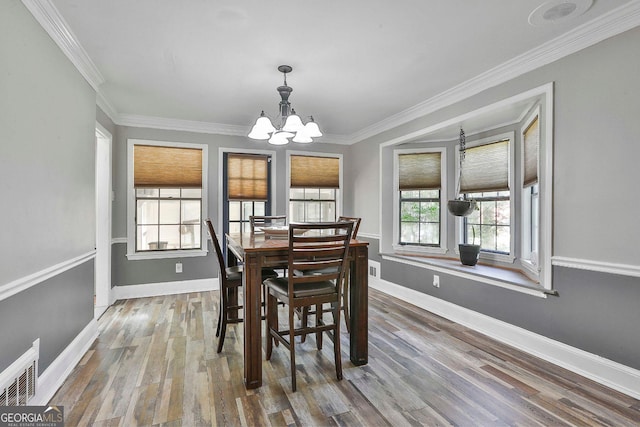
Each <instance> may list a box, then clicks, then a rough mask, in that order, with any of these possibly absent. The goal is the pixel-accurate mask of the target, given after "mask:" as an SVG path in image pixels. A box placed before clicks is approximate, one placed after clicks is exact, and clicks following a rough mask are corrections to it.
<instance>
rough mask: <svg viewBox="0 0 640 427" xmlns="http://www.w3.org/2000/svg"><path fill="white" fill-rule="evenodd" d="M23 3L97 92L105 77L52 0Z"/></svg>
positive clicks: (24, 0)
mask: <svg viewBox="0 0 640 427" xmlns="http://www.w3.org/2000/svg"><path fill="white" fill-rule="evenodd" d="M22 3H23V4H24V5H25V7H26V8H27V9H28V10H29V12H31V14H32V15H33V17H34V18H36V21H38V23H40V25H41V26H42V28H44V30H45V31H46V32H47V34H49V36H50V37H51V38H52V39H53V41H54V42H55V43H56V44H57V45H58V47H60V49H61V50H62V52H63V53H64V54H65V55H66V56H67V58H69V60H70V61H71V63H72V64H73V65H74V66H75V67H76V68H77V69H78V71H79V72H80V74H82V76H83V77H84V78H85V79H86V80H87V82H88V83H89V84H90V85H91V87H92V88H93V89H94V90H95V91H96V92H97V91H98V88H99V87H100V85H101V84H102V83H104V82H105V79H104V77H103V76H102V74H101V73H100V71H99V70H98V68H97V67H96V65H95V64H94V63H93V61H92V60H91V58H90V57H89V55H88V54H87V52H85V50H84V48H83V47H82V45H80V42H79V41H78V39H77V38H76V36H75V34H73V32H72V31H71V29H70V28H69V26H68V25H67V23H66V21H65V20H64V18H63V17H62V15H60V13H59V12H58V9H56V7H55V6H54V5H53V3H51V0H22Z"/></svg>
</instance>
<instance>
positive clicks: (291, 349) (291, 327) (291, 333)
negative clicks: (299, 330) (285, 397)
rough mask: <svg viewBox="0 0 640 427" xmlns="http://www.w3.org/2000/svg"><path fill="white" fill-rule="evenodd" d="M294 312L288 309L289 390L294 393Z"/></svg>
mask: <svg viewBox="0 0 640 427" xmlns="http://www.w3.org/2000/svg"><path fill="white" fill-rule="evenodd" d="M293 318H294V312H293V309H292V308H291V307H289V352H290V362H291V390H292V391H296V340H295V335H294V333H295V325H294V323H293Z"/></svg>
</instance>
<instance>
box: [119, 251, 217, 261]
mask: <svg viewBox="0 0 640 427" xmlns="http://www.w3.org/2000/svg"><path fill="white" fill-rule="evenodd" d="M198 256H207V251H203V250H200V249H194V250H188V251H187V250H181V251H157V252H137V253H128V254H127V259H128V260H129V261H137V260H145V259H167V258H190V257H198Z"/></svg>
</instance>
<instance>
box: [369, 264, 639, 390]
mask: <svg viewBox="0 0 640 427" xmlns="http://www.w3.org/2000/svg"><path fill="white" fill-rule="evenodd" d="M369 286H370V287H371V288H373V289H377V290H379V291H381V292H384V293H386V294H389V295H391V296H393V297H396V298H398V299H401V300H403V301H405V302H408V303H409V304H413V305H415V306H417V307H420V308H422V309H424V310H427V311H430V312H432V313H434V314H437V315H438V316H442V317H444V318H446V319H449V320H451V321H454V322H456V323H459V324H461V325H464V326H466V327H468V328H469V329H473V330H475V331H478V332H481V333H483V334H484V335H487V336H489V337H491V338H494V339H496V340H498V341H500V342H503V343H505V344H508V345H511V346H513V347H515V348H517V349H519V350H522V351H525V352H527V353H529V354H532V355H534V356H537V357H540V358H542V359H544V360H546V361H549V362H551V363H553V364H555V365H558V366H561V367H563V368H565V369H568V370H570V371H572V372H575V373H577V374H579V375H582V376H583V377H586V378H589V379H592V380H594V381H596V382H598V383H600V384H603V385H605V386H607V387H610V388H612V389H614V390H617V391H619V392H621V393H624V394H626V395H629V396H631V397H633V398H635V399H640V371H639V370H636V369H633V368H630V367H628V366H625V365H622V364H620V363H618V362H614V361H612V360H609V359H605V358H604V357H600V356H597V355H595V354H592V353H589V352H586V351H584V350H580V349H578V348H575V347H571V346H569V345H567V344H564V343H561V342H559V341H555V340H552V339H550V338H547V337H545V336H542V335H539V334H536V333H533V332H531V331H528V330H526V329H523V328H520V327H518V326H514V325H512V324H509V323H506V322H503V321H501V320H497V319H494V318H492V317H489V316H487V315H484V314H481V313H478V312H475V311H473V310H469V309H467V308H464V307H461V306H458V305H455V304H452V303H450V302H448V301H444V300H441V299H439V298H435V297H433V296H431V295H427V294H423V293H421V292H418V291H415V290H413V289H409V288H405V287H403V286H399V285H396V284H395V283H391V282H387V281H385V280H380V279H376V278H372V277H371V276H369Z"/></svg>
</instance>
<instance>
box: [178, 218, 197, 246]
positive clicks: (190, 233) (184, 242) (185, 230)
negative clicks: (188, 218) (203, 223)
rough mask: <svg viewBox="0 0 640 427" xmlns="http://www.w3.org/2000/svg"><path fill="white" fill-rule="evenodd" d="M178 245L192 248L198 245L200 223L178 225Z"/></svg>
mask: <svg viewBox="0 0 640 427" xmlns="http://www.w3.org/2000/svg"><path fill="white" fill-rule="evenodd" d="M180 247H181V248H182V249H194V248H199V247H200V225H199V224H185V225H182V226H181V227H180Z"/></svg>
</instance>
